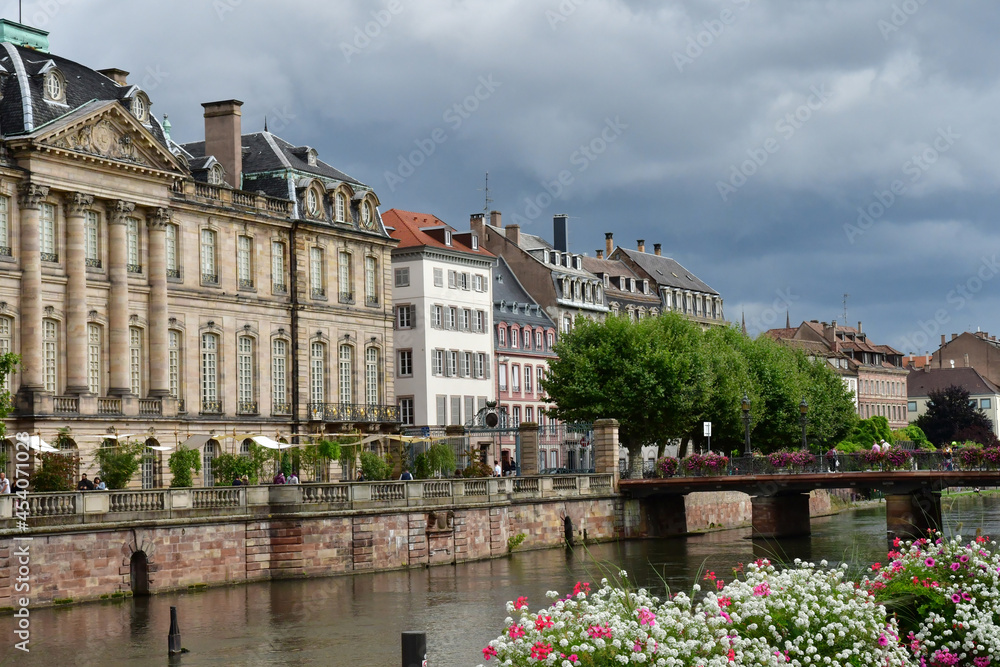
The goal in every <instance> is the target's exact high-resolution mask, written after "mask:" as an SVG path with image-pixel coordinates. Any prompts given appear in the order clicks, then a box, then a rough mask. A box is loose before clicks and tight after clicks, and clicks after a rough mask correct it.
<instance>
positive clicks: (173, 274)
mask: <svg viewBox="0 0 1000 667" xmlns="http://www.w3.org/2000/svg"><path fill="white" fill-rule="evenodd" d="M180 277H181V270H180V269H167V278H176V279H178V280H179V279H180Z"/></svg>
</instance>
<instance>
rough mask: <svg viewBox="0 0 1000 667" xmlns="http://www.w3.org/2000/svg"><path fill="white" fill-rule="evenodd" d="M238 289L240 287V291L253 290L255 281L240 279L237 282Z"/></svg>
mask: <svg viewBox="0 0 1000 667" xmlns="http://www.w3.org/2000/svg"><path fill="white" fill-rule="evenodd" d="M237 287H239V288H240V289H253V279H250V278H240V279H239V280H238V281H237Z"/></svg>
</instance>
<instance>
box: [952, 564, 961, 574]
mask: <svg viewBox="0 0 1000 667" xmlns="http://www.w3.org/2000/svg"><path fill="white" fill-rule="evenodd" d="M949 567H950V568H951V571H952V572H957V571H958V569H959V568H960V567H962V564H961V563H952V564H951V565H949Z"/></svg>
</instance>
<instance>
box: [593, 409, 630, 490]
mask: <svg viewBox="0 0 1000 667" xmlns="http://www.w3.org/2000/svg"><path fill="white" fill-rule="evenodd" d="M594 472H595V473H597V474H598V475H612V480H611V490H612V491H613V492H616V493H617V491H618V420H617V419H598V420H597V421H595V422H594ZM639 477H640V478H641V477H642V471H641V470H640V472H639Z"/></svg>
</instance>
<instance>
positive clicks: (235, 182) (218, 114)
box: [201, 100, 243, 188]
mask: <svg viewBox="0 0 1000 667" xmlns="http://www.w3.org/2000/svg"><path fill="white" fill-rule="evenodd" d="M201 106H203V107H205V155H214V156H215V159H217V160H218V161H219V162H220V163H221V164H222V168H223V169H225V170H226V183H228V184H229V185H231V186H232V187H234V188H239V187H241V186H242V184H243V183H242V174H243V135H242V130H241V128H240V117H241V116H242V115H243V112H242V111H240V107H242V106H243V102H240V101H239V100H221V101H219V102H205V103H204V104H202V105H201Z"/></svg>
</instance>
